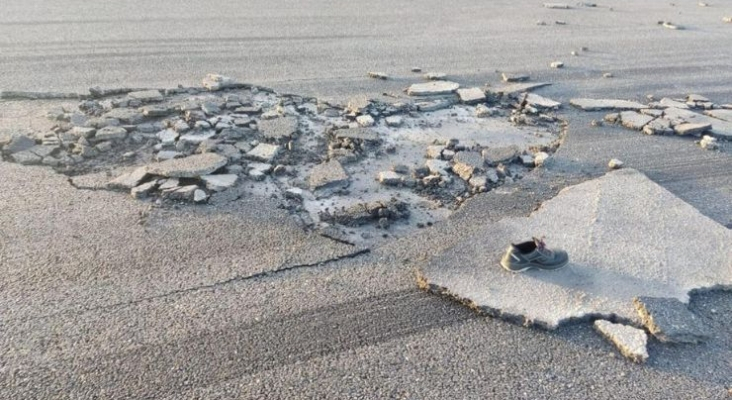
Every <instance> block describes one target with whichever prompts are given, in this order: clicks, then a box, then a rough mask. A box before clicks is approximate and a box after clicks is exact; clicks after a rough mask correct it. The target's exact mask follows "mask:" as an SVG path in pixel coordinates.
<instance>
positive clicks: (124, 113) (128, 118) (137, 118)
mask: <svg viewBox="0 0 732 400" xmlns="http://www.w3.org/2000/svg"><path fill="white" fill-rule="evenodd" d="M104 116H105V117H106V118H113V119H117V120H119V121H120V122H122V123H124V124H138V123H140V122H141V121H142V120H143V115H142V113H141V112H139V111H137V110H134V109H131V108H122V107H120V108H113V109H111V110H109V111H108V112H107V113H106V114H104Z"/></svg>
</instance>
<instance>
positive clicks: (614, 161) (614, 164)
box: [607, 158, 624, 169]
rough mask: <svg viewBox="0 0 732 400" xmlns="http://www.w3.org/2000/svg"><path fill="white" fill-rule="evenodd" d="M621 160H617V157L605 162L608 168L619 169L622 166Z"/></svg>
mask: <svg viewBox="0 0 732 400" xmlns="http://www.w3.org/2000/svg"><path fill="white" fill-rule="evenodd" d="M623 164H624V163H623V162H622V161H620V160H618V159H617V158H613V159H610V162H608V163H607V166H608V168H610V169H620V168H623Z"/></svg>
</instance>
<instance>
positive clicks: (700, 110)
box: [570, 94, 732, 149]
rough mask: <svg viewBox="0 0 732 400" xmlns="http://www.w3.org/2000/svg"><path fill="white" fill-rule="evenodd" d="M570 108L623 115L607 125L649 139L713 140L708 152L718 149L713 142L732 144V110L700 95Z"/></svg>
mask: <svg viewBox="0 0 732 400" xmlns="http://www.w3.org/2000/svg"><path fill="white" fill-rule="evenodd" d="M570 104H572V105H573V106H575V107H577V108H580V109H582V110H585V111H600V110H617V111H620V112H615V113H610V114H607V115H605V118H604V121H605V122H608V123H611V124H621V125H622V126H623V127H625V128H628V129H632V130H636V131H642V132H643V133H645V134H647V135H671V134H675V135H679V136H693V137H701V136H709V137H710V139H706V140H705V145H704V146H702V148H705V149H714V148H716V143H713V142H712V140H711V139H723V140H732V122H731V121H730V120H731V119H732V113H730V112H729V111H732V110H729V109H726V108H724V107H723V106H722V105H719V104H715V103H714V102H712V101H711V100H709V99H708V98H706V97H704V96H701V95H698V94H690V95H688V96H686V98H679V99H672V98H667V97H664V98H662V99H661V100H659V101H651V102H649V103H648V104H641V103H636V102H632V101H627V100H612V99H599V100H598V99H572V100H570ZM707 144H708V146H707Z"/></svg>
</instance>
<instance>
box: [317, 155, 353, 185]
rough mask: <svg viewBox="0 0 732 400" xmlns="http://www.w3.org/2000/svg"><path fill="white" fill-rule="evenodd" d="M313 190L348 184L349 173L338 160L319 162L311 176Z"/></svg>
mask: <svg viewBox="0 0 732 400" xmlns="http://www.w3.org/2000/svg"><path fill="white" fill-rule="evenodd" d="M309 183H310V188H311V189H312V190H318V189H326V188H333V187H346V186H348V183H349V182H348V174H347V173H346V171H345V170H344V169H343V167H342V166H341V163H339V162H338V161H336V160H330V161H328V162H325V163H322V164H318V165H316V166H315V167H313V170H312V171H311V172H310V177H309Z"/></svg>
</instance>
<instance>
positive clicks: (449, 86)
mask: <svg viewBox="0 0 732 400" xmlns="http://www.w3.org/2000/svg"><path fill="white" fill-rule="evenodd" d="M458 88H460V84H458V83H455V82H450V81H432V82H425V83H415V84H413V85H412V86H410V87H409V89H407V94H408V95H410V96H435V95H441V94H450V93H453V92H455V91H456V90H458Z"/></svg>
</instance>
